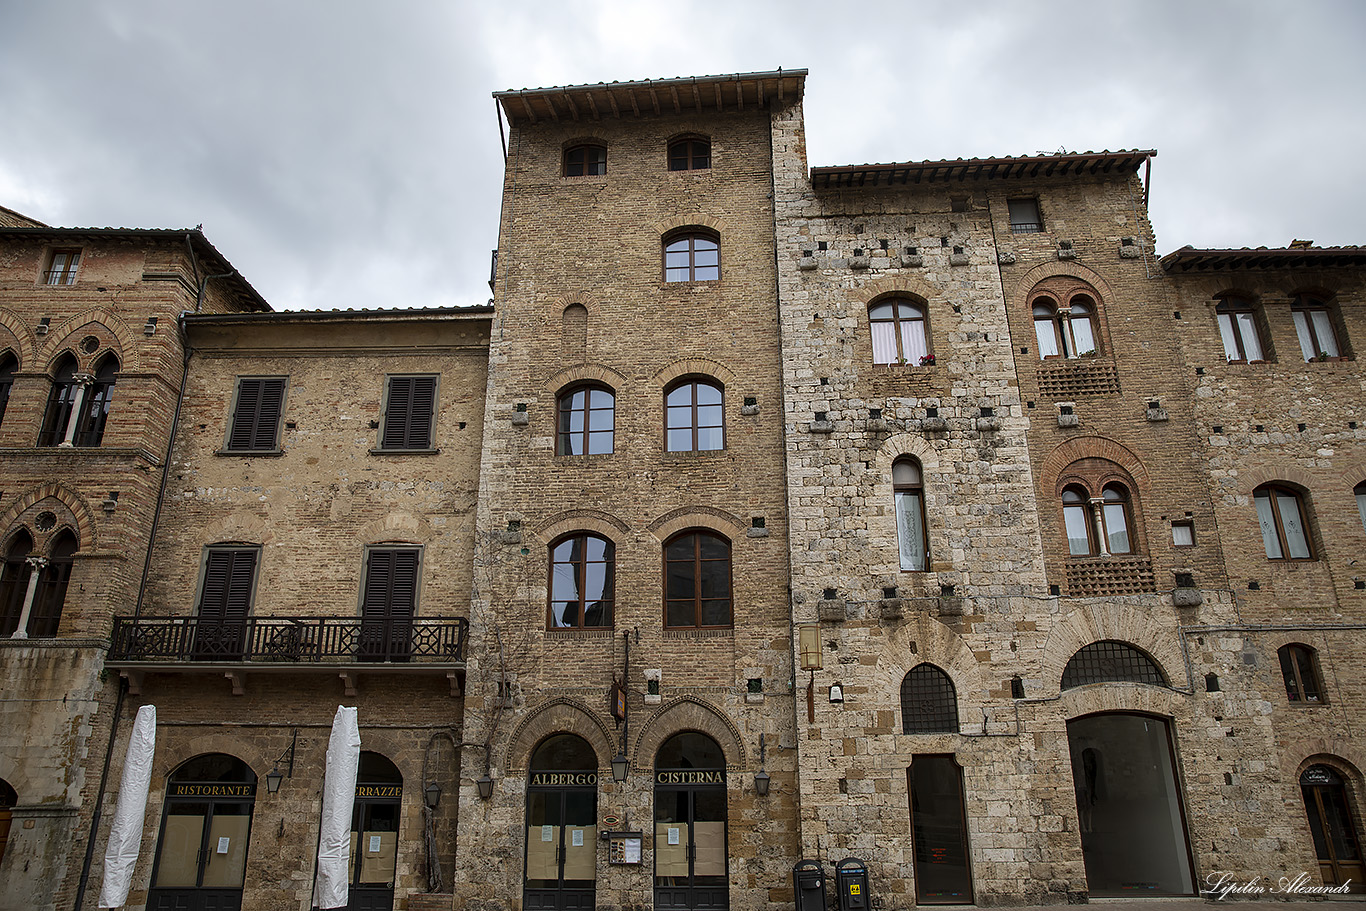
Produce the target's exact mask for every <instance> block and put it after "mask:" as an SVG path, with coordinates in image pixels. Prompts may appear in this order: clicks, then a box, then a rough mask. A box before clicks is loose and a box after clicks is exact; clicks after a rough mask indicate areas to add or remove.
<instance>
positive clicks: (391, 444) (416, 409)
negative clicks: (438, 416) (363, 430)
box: [380, 376, 436, 449]
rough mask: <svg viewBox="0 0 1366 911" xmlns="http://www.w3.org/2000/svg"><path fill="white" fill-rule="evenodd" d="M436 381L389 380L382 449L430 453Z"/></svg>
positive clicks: (426, 378) (429, 378)
mask: <svg viewBox="0 0 1366 911" xmlns="http://www.w3.org/2000/svg"><path fill="white" fill-rule="evenodd" d="M435 404H436V377H434V376H391V377H389V399H388V402H387V404H386V405H385V412H384V437H383V439H382V440H381V441H380V448H381V449H430V448H431V446H432V413H433V410H434V408H435Z"/></svg>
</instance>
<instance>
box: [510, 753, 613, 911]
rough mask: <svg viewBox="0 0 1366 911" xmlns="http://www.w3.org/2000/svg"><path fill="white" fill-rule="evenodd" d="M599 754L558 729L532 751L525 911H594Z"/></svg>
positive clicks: (523, 903)
mask: <svg viewBox="0 0 1366 911" xmlns="http://www.w3.org/2000/svg"><path fill="white" fill-rule="evenodd" d="M597 763H598V758H597V754H596V753H594V752H593V748H592V747H591V746H589V744H588V742H587V741H586V740H584V739H583V738H581V737H577V736H575V735H573V734H556V735H554V736H552V737H549V738H547V739H546V740H545V741H543V742H542V743H541V745H540V746H538V747H537V748H536V751H535V752H534V753H533V754H532V757H531V771H530V774H529V777H528V780H527V797H526V873H525V877H524V879H523V889H522V905H523V907H524V908H525V909H526V911H592V909H593V908H594V907H595V902H596V894H597V892H596V890H597V873H598V869H597V868H598V771H597Z"/></svg>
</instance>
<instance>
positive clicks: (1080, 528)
mask: <svg viewBox="0 0 1366 911" xmlns="http://www.w3.org/2000/svg"><path fill="white" fill-rule="evenodd" d="M1090 500H1091V498H1090V495H1089V494H1087V492H1086V488H1084V487H1079V486H1077V485H1075V484H1074V485H1070V486H1068V487H1066V488H1064V489H1063V492H1062V524H1063V528H1064V529H1065V530H1066V532H1067V552H1068V553H1069V554H1071V555H1072V556H1074V557H1086V556H1090V555H1091V554H1093V553H1095V552H1096V548H1095V547H1094V546H1093V545H1092V540H1093V538H1092V534H1091V517H1090V507H1089V504H1090Z"/></svg>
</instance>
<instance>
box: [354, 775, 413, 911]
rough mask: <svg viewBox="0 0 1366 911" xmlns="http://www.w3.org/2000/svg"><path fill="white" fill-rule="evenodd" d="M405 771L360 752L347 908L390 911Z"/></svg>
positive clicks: (361, 910) (355, 910)
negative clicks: (402, 771) (402, 772)
mask: <svg viewBox="0 0 1366 911" xmlns="http://www.w3.org/2000/svg"><path fill="white" fill-rule="evenodd" d="M402 802H403V775H402V774H401V773H400V772H399V770H398V766H396V765H394V764H393V763H392V762H390V761H389V760H388V759H386V758H384V757H383V756H381V755H380V754H379V753H372V752H370V751H369V750H362V751H361V754H360V766H359V768H358V769H357V770H356V804H355V807H354V808H353V809H352V811H351V883H350V886H349V888H348V895H349V899H348V901H347V903H346V907H347V911H389V909H390V908H392V907H393V906H394V871H395V870H397V869H398V818H399V808H400V806H401V804H402Z"/></svg>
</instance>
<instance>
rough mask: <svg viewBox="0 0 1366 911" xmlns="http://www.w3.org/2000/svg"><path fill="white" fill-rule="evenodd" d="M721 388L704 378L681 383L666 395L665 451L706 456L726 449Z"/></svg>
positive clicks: (686, 380)
mask: <svg viewBox="0 0 1366 911" xmlns="http://www.w3.org/2000/svg"><path fill="white" fill-rule="evenodd" d="M722 405H723V395H722V390H721V386H720V385H718V384H717V383H715V382H713V381H711V380H709V379H705V378H702V377H692V378H689V379H685V380H682V381H680V382H678V383H676V384H674V385H673V386H671V387H669V389H668V391H667V392H666V393H665V395H664V410H665V416H664V419H665V425H664V427H665V434H666V436H667V440H666V448H667V449H668V451H669V452H707V451H710V450H716V449H725V448H726V435H725V418H724V415H725V411H724V408H723V407H722Z"/></svg>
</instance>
